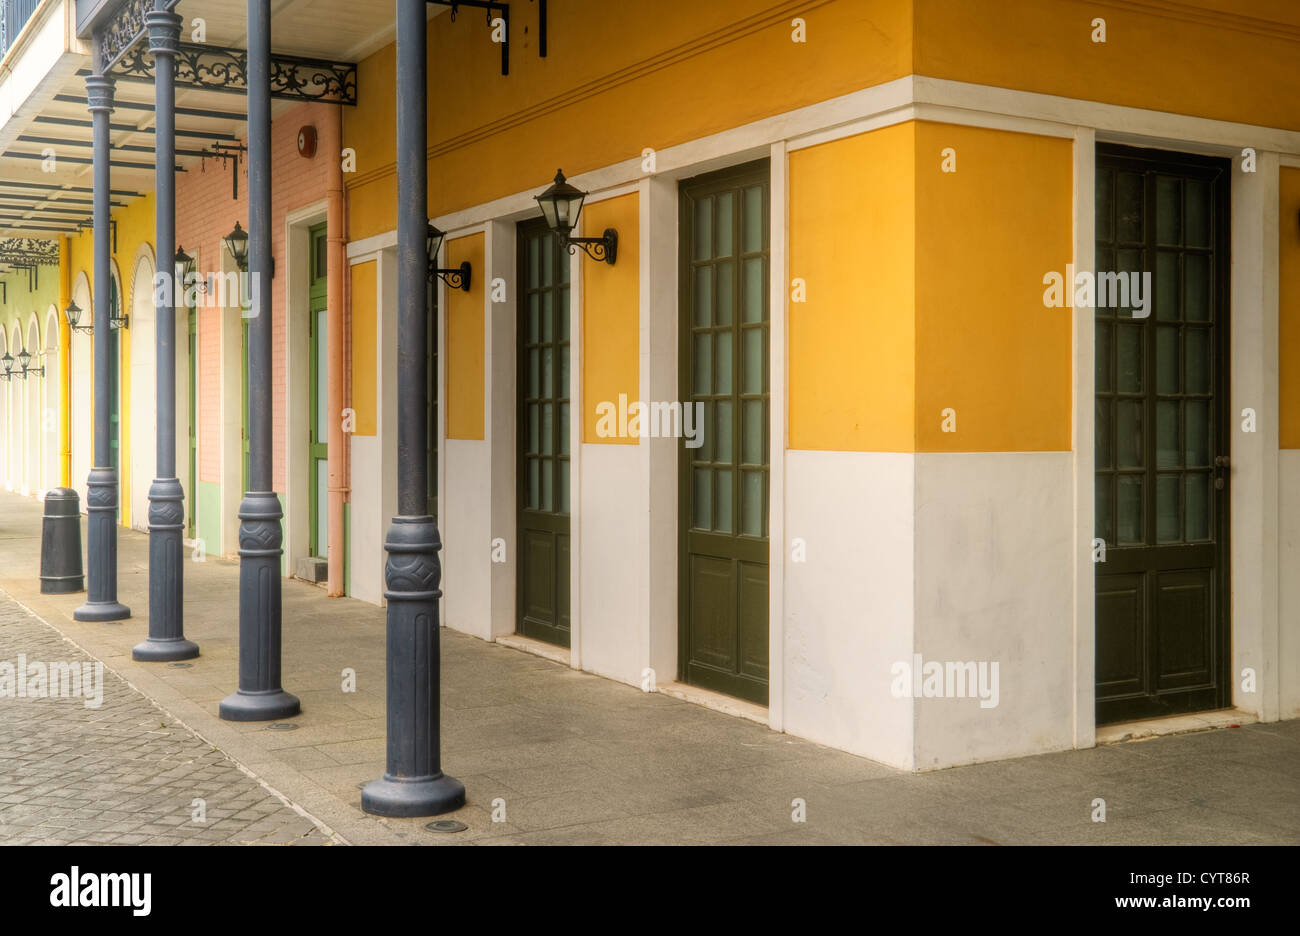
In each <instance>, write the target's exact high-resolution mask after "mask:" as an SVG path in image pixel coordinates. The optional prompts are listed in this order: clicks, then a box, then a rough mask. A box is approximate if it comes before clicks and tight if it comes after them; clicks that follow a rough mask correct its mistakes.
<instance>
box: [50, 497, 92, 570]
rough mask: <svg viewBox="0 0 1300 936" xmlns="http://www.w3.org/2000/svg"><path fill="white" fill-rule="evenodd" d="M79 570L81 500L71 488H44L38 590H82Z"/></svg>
mask: <svg viewBox="0 0 1300 936" xmlns="http://www.w3.org/2000/svg"><path fill="white" fill-rule="evenodd" d="M85 588H86V584H85V578H84V576H83V575H82V572H81V500H80V498H78V497H77V492H76V491H74V490H72V489H71V488H54V489H53V490H50V491H46V492H45V519H44V521H43V522H42V524H41V594H42V595H67V594H71V593H72V592H79V591H84V590H85Z"/></svg>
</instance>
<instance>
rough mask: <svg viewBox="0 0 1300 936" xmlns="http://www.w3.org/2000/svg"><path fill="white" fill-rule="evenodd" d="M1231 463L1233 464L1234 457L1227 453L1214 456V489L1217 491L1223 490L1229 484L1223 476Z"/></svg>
mask: <svg viewBox="0 0 1300 936" xmlns="http://www.w3.org/2000/svg"><path fill="white" fill-rule="evenodd" d="M1231 464H1232V459H1230V458H1229V457H1228V456H1227V455H1216V456H1214V489H1215V490H1216V491H1222V490H1223V488H1224V486H1225V485H1226V484H1227V482H1226V481H1225V480H1224V478H1223V475H1224V471H1225V469H1227V468H1228V466H1229V465H1231Z"/></svg>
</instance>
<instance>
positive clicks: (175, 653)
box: [131, 0, 199, 661]
mask: <svg viewBox="0 0 1300 936" xmlns="http://www.w3.org/2000/svg"><path fill="white" fill-rule="evenodd" d="M154 2H155V7H154V9H153V10H152V11H150V12H149V13H146V14H145V17H144V21H145V25H146V26H148V27H149V51H150V52H152V53H153V61H154V71H153V87H154V115H155V124H156V126H155V131H154V179H155V181H156V194H155V205H154V208H155V222H154V223H155V230H156V237H157V244H156V247H157V256H158V273H159V274H161V275H163V276H167V277H170V281H171V289H170V290H166V291H161V290H154V294H155V296H158V297H159V298H162V299H163V301H162V302H161V303H159V304H158V305H157V307H156V308H155V310H154V311H155V315H154V348H155V349H156V354H155V361H156V373H157V394H156V397H157V403H158V474H157V477H155V478H154V480H153V484H151V485H150V486H149V639H148V640H145V641H144V642H143V643H139V644H136V646H135V649H134V650H132V651H131V657H132V658H133V659H136V660H151V661H166V660H189V659H192V658H194V657H196V656H198V655H199V645H198V644H196V643H194V642H193V641H192V640H186V639H185V606H184V573H185V563H184V559H183V552H182V549H183V546H184V544H183V543H182V538H183V537H182V530H183V528H184V525H185V492H184V491H183V490H182V489H181V483H180V481H179V480H177V478H176V302H177V297H178V296H180V297H183V296H184V295H185V284H184V283H179V282H177V276H176V262H175V260H174V257H175V256H176V59H175V55H176V45H177V43H178V42H179V40H180V35H181V22H182V20H181V17H180V16H179V15H178V14H176V13H172V12H171V11H170V10H168V9H167V0H154ZM169 264H170V265H171V269H170V270H168V269H167V265H169Z"/></svg>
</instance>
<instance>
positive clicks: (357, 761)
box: [0, 493, 1300, 845]
mask: <svg viewBox="0 0 1300 936" xmlns="http://www.w3.org/2000/svg"><path fill="white" fill-rule="evenodd" d="M40 518H41V509H40V505H39V504H37V503H36V502H35V501H33V500H31V499H29V498H22V497H19V496H18V495H15V494H9V493H0V591H3V592H4V595H3V596H0V660H5V659H13V658H14V657H15V655H16V654H17V653H19V652H26V653H27V655H28V657H29V658H35V657H36V656H39V655H41V654H45V655H47V656H48V655H50V654H54V653H58V654H62V656H57V657H53V659H66V660H72V659H74V658H75V659H77V660H85V661H93V660H99V661H102V662H103V663H104V664H105V670H106V673H105V686H106V691H105V702H104V705H103V706H101V707H100V708H99V709H87V708H85V707H84V706H83V705H81V703H80V702H78V701H77V700H73V699H59V700H36V699H29V700H23V701H21V702H20V701H18V700H0V843H14V844H18V843H27V842H34V841H44V842H70V841H87V842H97V843H98V842H104V843H111V842H117V843H127V842H131V843H138V844H207V843H220V842H225V843H234V842H244V841H249V842H253V841H255V842H259V843H263V844H327V843H338V844H342V843H353V844H413V845H468V844H473V845H492V844H600V843H611V844H629V843H640V844H664V845H668V844H699V845H704V844H770V845H814V844H833V843H839V844H923V843H935V844H1031V843H1052V844H1067V843H1075V844H1163V843H1204V844H1218V843H1225V842H1243V843H1258V844H1264V843H1270V844H1283V843H1284V844H1297V843H1300V721H1295V720H1293V721H1287V722H1275V723H1269V724H1245V725H1242V727H1239V728H1219V729H1215V730H1208V729H1207V730H1204V731H1200V732H1194V733H1187V734H1179V735H1174V736H1169V737H1151V738H1144V739H1141V740H1132V741H1127V742H1124V743H1116V744H1113V745H1107V746H1104V747H1100V748H1095V749H1089V750H1081V751H1063V752H1056V753H1051V754H1045V755H1039V756H1036V757H1026V758H1018V759H1015V760H1009V761H999V762H996V763H990V764H977V765H972V766H969V767H960V768H954V769H950V770H940V771H930V772H924V773H920V774H910V773H906V772H902V771H898V770H895V769H893V768H891V767H888V766H885V765H882V764H878V763H874V762H872V761H869V760H866V759H863V758H859V757H854V756H853V755H850V754H846V753H844V752H841V751H835V750H832V749H829V748H825V747H822V746H820V745H817V744H814V743H812V742H809V741H805V740H802V739H800V738H796V737H793V736H790V735H785V734H780V733H776V732H772V731H770V730H768V729H767V728H766V727H765V726H763V725H760V724H756V723H754V722H752V721H750V720H747V719H742V718H738V717H735V716H731V715H727V714H723V713H720V712H717V711H713V710H710V709H707V708H704V707H702V706H700V705H696V704H693V703H691V702H688V701H684V700H682V699H680V698H675V697H670V696H668V695H666V694H660V693H644V692H642V691H641V690H640V689H639V687H636V686H627V685H623V684H621V683H617V682H613V681H611V680H607V679H604V678H601V677H599V676H595V675H592V674H588V673H582V672H578V671H574V670H572V669H571V668H569V667H567V666H565V665H564V664H562V663H559V662H555V661H554V660H550V659H543V658H541V657H538V656H534V655H531V654H529V653H525V652H523V651H521V650H519V649H513V648H508V647H505V646H502V645H500V644H494V643H488V642H485V641H482V640H479V639H476V638H473V637H469V636H467V635H465V634H461V633H459V632H456V631H453V630H450V629H443V630H442V631H441V641H442V660H443V693H442V744H443V766H444V768H445V769H446V770H447V772H448V773H450V774H452V775H453V776H457V777H459V778H460V779H461V780H462V781H463V782H464V783H465V784H466V788H467V804H466V806H465V808H463V809H461V810H459V811H458V812H456V813H454V814H452V815H451V816H450V817H448V818H455V819H458V820H459V821H461V822H463V823H465V825H466V826H467V829H466V830H465V831H463V832H459V833H453V834H448V833H442V832H436V831H431V830H429V829H428V828H426V826H427V825H428V823H429V820H428V819H409V820H408V819H402V820H398V819H381V818H377V817H374V816H367V815H366V814H364V813H363V812H362V811H361V808H360V801H361V791H360V788H359V787H360V785H361V784H363V783H364V782H366V781H368V780H371V779H374V778H375V777H378V776H379V775H380V774H381V773H382V772H383V769H384V718H383V715H384V700H385V685H384V676H385V660H384V649H385V622H384V611H383V610H382V609H381V608H377V607H374V606H372V605H368V604H366V603H364V602H360V601H355V600H353V599H349V598H336V599H330V598H328V597H326V595H325V593H324V592H323V591H322V590H321V589H319V588H317V587H314V586H311V585H308V584H306V583H303V582H298V581H294V580H287V581H285V582H284V583H283V585H282V592H283V596H284V624H283V627H284V644H283V670H284V687H285V689H287V690H288V691H290V692H293V693H296V694H297V695H298V696H299V698H300V699H301V700H302V703H303V710H302V714H301V715H299V716H297V717H296V718H294V719H292V720H291V722H292V724H293V725H294V726H295V730H291V731H270V730H267V726H266V725H264V724H239V723H231V722H223V721H221V720H220V719H219V718H218V717H217V703H218V702H219V701H220V700H221V699H222V698H224V697H225V695H227V694H228V693H229V692H231V691H233V690H234V689H235V687H236V685H237V654H236V651H237V639H236V635H237V627H238V620H237V604H236V602H235V601H233V600H232V599H233V596H234V595H235V594H236V593H237V591H238V575H239V567H238V563H237V562H234V561H228V560H223V559H220V558H217V557H209V558H207V560H206V561H204V562H199V563H194V562H187V563H186V564H185V572H184V574H185V595H186V615H187V616H186V622H185V629H186V634H187V636H189V637H190V638H191V639H193V640H195V641H197V642H198V643H199V645H200V647H201V650H202V655H201V656H200V657H199V658H198V659H196V660H194V661H192V665H191V666H189V667H183V668H182V667H168V666H166V665H162V664H142V663H136V662H134V661H133V660H132V659H131V655H130V654H131V648H132V646H134V645H135V644H136V643H138V642H139V641H140V640H141V639H143V637H144V636H145V634H146V633H147V628H148V620H147V614H148V602H147V586H148V574H147V544H148V540H147V537H146V536H145V535H144V534H141V533H138V532H133V531H125V530H124V531H121V532H120V533H119V551H120V557H121V560H120V561H121V570H120V572H121V574H120V576H119V597H120V598H121V599H122V600H123V601H124V602H125V603H126V604H127V605H128V606H130V607H131V608H132V611H133V616H132V617H131V618H130V619H129V620H127V621H124V622H120V623H118V624H114V625H99V624H85V623H81V622H77V621H73V620H72V611H73V609H74V608H76V607H77V606H79V605H80V604H81V603H82V602H83V601H84V600H85V595H84V593H83V594H78V595H66V596H56V595H41V594H40V591H39V581H38V577H37V576H38V571H39V570H38V568H37V562H38V560H39V554H40V549H39V545H40V541H39V534H40ZM83 542H85V540H84V527H83ZM444 587H455V583H444ZM29 611H30V612H31V613H30V614H29V613H28V612H29ZM33 615H34V616H33ZM65 638H66V640H65ZM345 670H350V671H351V672H352V673H353V674H355V691H351V692H349V691H345V685H344V682H345V680H344V671H345ZM196 796H197V797H202V798H204V799H205V800H206V802H207V819H208V822H207V823H206V825H205V826H203V827H202V828H200V829H194V828H192V826H193V823H191V822H190V820H189V815H190V807H189V803H190V801H191V800H192V799H193V798H195V797H196ZM1096 799H1103V800H1104V801H1105V803H1106V821H1105V822H1097V821H1094V813H1095V810H1094V807H1093V802H1094V800H1096ZM799 820H802V821H799Z"/></svg>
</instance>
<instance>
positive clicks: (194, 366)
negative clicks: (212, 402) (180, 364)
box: [185, 308, 199, 540]
mask: <svg viewBox="0 0 1300 936" xmlns="http://www.w3.org/2000/svg"><path fill="white" fill-rule="evenodd" d="M188 322H189V326H188V332H189V398H190V399H189V411H190V412H189V416H190V425H189V435H190V439H189V456H190V465H189V468H190V472H189V485H188V486H187V488H186V490H185V502H186V505H187V507H186V511H185V523H186V535H187V536H188V537H189V538H190V539H191V540H192V539H194V538H195V537H196V536H197V535H198V533H197V526H198V519H197V517H196V514H195V505H196V504H197V503H198V486H199V440H198V406H199V378H198V372H199V333H198V322H197V317H196V313H195V311H194V309H193V308H191V309H190V310H189V315H188Z"/></svg>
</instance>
